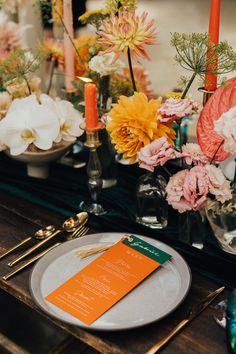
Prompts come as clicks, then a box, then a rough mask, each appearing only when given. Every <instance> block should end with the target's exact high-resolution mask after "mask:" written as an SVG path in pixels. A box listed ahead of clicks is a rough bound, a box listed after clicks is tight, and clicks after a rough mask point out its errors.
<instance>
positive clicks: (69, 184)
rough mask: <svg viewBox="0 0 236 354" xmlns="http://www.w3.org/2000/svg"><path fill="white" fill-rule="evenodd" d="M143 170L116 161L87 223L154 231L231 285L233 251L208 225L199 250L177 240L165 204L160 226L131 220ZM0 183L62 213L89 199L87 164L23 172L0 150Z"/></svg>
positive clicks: (235, 265) (195, 265)
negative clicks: (40, 173)
mask: <svg viewBox="0 0 236 354" xmlns="http://www.w3.org/2000/svg"><path fill="white" fill-rule="evenodd" d="M143 173H144V171H143V170H141V169H139V168H137V166H122V165H118V184H117V186H116V187H112V188H109V189H105V190H103V191H102V194H101V198H100V201H101V203H102V204H103V205H104V207H105V208H106V209H107V210H108V213H107V214H106V215H103V216H100V217H97V216H94V215H91V216H90V218H89V226H90V227H91V228H94V229H96V230H98V231H118V232H124V233H133V234H140V235H146V236H149V237H153V238H155V239H158V240H160V241H163V242H165V243H167V244H169V245H170V246H172V247H174V248H175V249H176V250H177V251H179V252H180V253H181V255H182V256H183V257H184V258H185V259H186V261H187V262H188V263H189V264H190V267H191V268H192V269H193V270H196V271H198V272H200V273H201V274H204V275H205V276H207V277H209V278H211V279H214V280H216V281H218V282H219V283H221V284H224V285H226V286H229V287H232V288H235V287H236V277H235V269H236V256H234V255H230V254H227V253H225V252H223V251H222V250H221V249H220V248H219V246H218V244H217V242H216V240H215V238H214V236H213V234H212V232H211V230H210V228H209V226H207V237H206V241H205V246H204V249H203V250H199V249H197V248H194V247H192V246H191V245H189V244H187V243H184V242H182V241H181V238H180V237H179V235H178V220H179V217H178V214H177V213H176V212H174V211H173V210H172V209H170V213H169V225H168V227H167V228H166V229H164V230H151V229H149V228H147V227H145V226H142V225H139V224H137V223H136V222H135V210H136V207H135V185H136V181H137V179H138V177H139V176H140V175H141V174H143ZM0 175H1V178H0V181H1V182H0V189H1V190H4V191H7V192H8V193H11V194H13V195H15V196H17V197H19V198H22V199H25V200H28V201H30V202H32V203H35V204H38V205H41V206H44V207H45V208H48V209H51V210H53V211H55V212H57V213H60V214H62V215H64V216H69V215H72V214H74V213H76V212H78V210H79V203H80V202H81V201H82V200H84V199H89V194H88V188H87V176H86V168H82V169H73V168H71V167H67V166H63V165H60V164H56V163H55V164H52V165H51V169H50V176H49V178H48V179H46V180H41V179H36V178H30V177H28V176H27V175H26V166H25V164H24V163H20V162H16V161H14V160H12V159H10V158H8V157H6V156H5V154H4V153H1V154H0Z"/></svg>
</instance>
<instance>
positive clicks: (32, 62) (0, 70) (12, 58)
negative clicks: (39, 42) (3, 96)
mask: <svg viewBox="0 0 236 354" xmlns="http://www.w3.org/2000/svg"><path fill="white" fill-rule="evenodd" d="M43 59H44V55H43V53H42V52H38V54H37V55H35V56H34V55H33V54H32V52H31V51H30V50H25V49H16V50H14V51H13V52H12V53H11V54H10V55H9V56H8V58H7V59H6V60H4V61H3V62H1V63H0V77H1V78H2V82H3V85H6V83H9V82H11V81H13V80H14V81H16V82H22V81H23V80H25V81H27V80H28V79H29V76H30V75H31V74H32V73H34V72H35V71H36V70H37V69H38V68H39V66H40V64H41V62H42V60H43Z"/></svg>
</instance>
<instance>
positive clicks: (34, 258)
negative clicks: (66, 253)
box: [2, 242, 61, 280]
mask: <svg viewBox="0 0 236 354" xmlns="http://www.w3.org/2000/svg"><path fill="white" fill-rule="evenodd" d="M60 244H61V243H60V242H58V243H56V244H55V245H52V246H51V247H49V248H48V249H46V250H44V251H43V252H41V253H39V254H36V256H34V257H32V258H31V259H30V260H28V261H26V262H24V263H23V264H21V265H20V266H19V267H17V268H16V269H14V270H12V271H11V272H10V273H8V274H6V275H4V276H3V277H2V278H3V279H4V280H8V279H9V278H11V277H12V276H13V275H15V274H16V273H18V272H20V271H21V270H22V269H25V268H26V267H28V266H29V265H30V264H32V263H33V262H35V261H37V260H38V259H39V258H41V257H43V256H44V255H45V254H46V253H48V252H49V251H51V250H52V249H53V248H55V247H57V246H59V245H60Z"/></svg>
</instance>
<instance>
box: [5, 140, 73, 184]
mask: <svg viewBox="0 0 236 354" xmlns="http://www.w3.org/2000/svg"><path fill="white" fill-rule="evenodd" d="M73 144H74V142H73V143H72V142H67V141H63V142H61V143H58V144H55V145H54V146H53V148H52V149H50V150H45V151H42V150H41V151H39V152H31V151H26V152H24V153H23V154H20V155H17V156H13V155H11V154H10V151H9V150H5V152H6V154H7V155H8V156H10V157H11V158H13V159H14V160H17V161H22V162H25V163H26V164H27V175H28V176H30V177H36V178H47V177H48V172H49V168H48V167H49V163H50V162H52V161H56V160H58V159H60V158H61V157H62V156H63V155H64V154H65V153H66V151H67V150H68V149H69V148H70V147H71V146H72V145H73Z"/></svg>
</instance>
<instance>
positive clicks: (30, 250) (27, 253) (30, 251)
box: [7, 230, 62, 267]
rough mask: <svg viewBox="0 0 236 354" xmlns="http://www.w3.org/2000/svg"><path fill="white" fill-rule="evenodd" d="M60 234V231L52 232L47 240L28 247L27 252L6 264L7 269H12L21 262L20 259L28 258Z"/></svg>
mask: <svg viewBox="0 0 236 354" xmlns="http://www.w3.org/2000/svg"><path fill="white" fill-rule="evenodd" d="M61 232H62V230H56V231H54V232H52V233H51V234H50V235H49V236H48V237H47V238H45V239H44V240H42V241H41V242H39V243H37V244H36V245H34V246H32V247H30V248H29V249H28V250H27V251H25V252H23V253H22V254H20V255H19V256H18V257H17V258H15V259H14V260H13V261H11V262H10V263H8V264H7V265H8V267H13V266H14V265H15V264H17V263H19V262H20V261H22V259H24V258H25V257H27V256H29V255H30V254H31V253H33V252H34V251H36V250H37V249H38V248H40V247H41V246H43V245H44V244H45V243H46V242H48V241H50V240H51V239H52V238H53V237H55V236H57V235H58V234H60V233H61Z"/></svg>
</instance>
